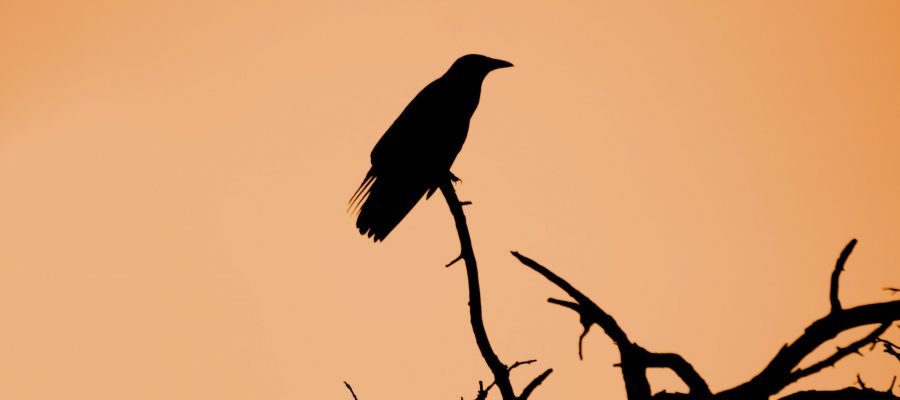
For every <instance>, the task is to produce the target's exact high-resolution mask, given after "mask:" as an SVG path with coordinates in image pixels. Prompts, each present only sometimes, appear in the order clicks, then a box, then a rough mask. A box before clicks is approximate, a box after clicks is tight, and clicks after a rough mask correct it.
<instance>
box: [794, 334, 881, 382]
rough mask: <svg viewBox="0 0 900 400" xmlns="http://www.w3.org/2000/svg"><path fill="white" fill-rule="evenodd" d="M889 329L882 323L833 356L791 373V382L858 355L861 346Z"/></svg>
mask: <svg viewBox="0 0 900 400" xmlns="http://www.w3.org/2000/svg"><path fill="white" fill-rule="evenodd" d="M890 327H891V323H890V322H887V323H883V324H881V325H880V326H879V327H878V328H875V330H874V331H872V333H870V334H868V335H866V337H864V338H862V339H860V340H857V341H856V342H853V343H852V344H850V345H849V346H847V347H844V348H838V349H837V351H835V352H834V354H832V355H831V356H830V357H828V358H826V359H824V360H822V361H819V362H817V363H815V364H813V365H811V366H809V367H807V368H804V369H798V370H796V371H794V372H793V373H791V376H790V379H791V381H792V382H796V381H798V380H800V379H802V378H805V377H807V376H810V375H812V374H815V373H817V372H819V371H821V370H823V369H825V368H827V367H831V366H834V364H835V363H837V362H838V361H840V360H841V359H842V358H844V357H846V356H849V355H850V354H853V353H858V352H859V349H861V348H863V346H865V345H867V344H869V343H874V342H875V341H876V340H878V337H879V336H881V335H882V334H883V333H884V332H886V331H887V330H888V328H890Z"/></svg>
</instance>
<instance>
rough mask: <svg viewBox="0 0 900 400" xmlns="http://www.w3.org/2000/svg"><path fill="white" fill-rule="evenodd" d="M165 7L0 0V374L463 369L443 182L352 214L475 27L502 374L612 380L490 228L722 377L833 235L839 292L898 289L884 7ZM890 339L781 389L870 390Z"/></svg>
mask: <svg viewBox="0 0 900 400" xmlns="http://www.w3.org/2000/svg"><path fill="white" fill-rule="evenodd" d="M184 3H185V2H180V1H153V2H150V1H132V2H101V1H92V2H86V1H83V2H42V1H21V0H18V1H17V0H10V1H5V2H3V3H2V4H0V59H2V60H3V61H2V62H0V188H2V195H0V316H2V319H3V326H4V328H3V329H2V330H0V398H4V399H23V400H24V399H59V398H66V399H93V400H100V399H123V398H127V399H136V400H138V399H206V398H217V399H223V400H227V399H349V398H350V396H349V393H348V392H347V391H346V389H345V388H344V387H343V384H342V381H344V380H347V381H350V382H351V383H352V384H353V385H354V388H355V389H356V391H357V394H358V395H359V396H360V398H361V399H363V400H375V399H386V398H422V397H429V398H447V399H455V398H459V396H465V397H466V398H472V397H473V396H474V394H475V390H476V388H477V383H478V380H479V379H485V380H488V379H490V375H489V371H488V370H487V368H486V367H485V366H484V363H483V361H482V360H481V358H480V356H479V354H478V350H477V348H476V346H475V342H474V340H473V338H472V334H471V329H470V326H469V322H468V314H467V308H466V289H465V274H464V272H463V268H462V266H461V264H460V265H458V266H456V267H454V268H451V269H445V268H443V265H444V264H445V263H446V262H448V261H450V260H451V259H452V258H454V257H455V256H456V254H457V251H458V248H457V246H458V243H457V239H456V237H455V231H454V230H453V225H452V219H451V217H450V215H449V212H448V211H447V209H446V205H445V204H444V202H443V200H442V199H438V201H434V200H432V201H428V202H424V203H420V204H419V206H418V207H417V208H416V209H415V210H414V211H413V212H412V213H411V214H410V215H409V216H408V217H407V219H406V220H405V221H403V223H402V224H401V225H400V226H399V227H398V228H397V229H396V230H395V231H394V232H393V233H392V234H391V236H390V237H389V238H388V239H387V240H386V241H385V242H384V243H381V244H378V245H375V244H373V243H371V242H370V241H367V240H364V239H363V238H362V237H360V236H359V235H358V234H357V232H356V231H355V229H354V218H353V217H352V216H350V215H347V214H346V213H345V210H346V204H347V200H348V199H349V197H350V195H351V194H352V193H353V190H354V189H356V187H357V185H358V184H359V182H360V180H361V179H362V177H363V175H364V174H365V172H366V170H367V168H368V166H369V158H368V156H369V151H370V150H371V147H372V146H373V145H374V144H375V142H376V141H377V140H378V138H379V137H380V136H381V134H382V133H383V132H384V130H385V129H386V128H387V127H388V126H389V124H390V123H391V122H392V121H393V119H394V118H395V117H396V116H397V115H398V114H399V112H400V111H401V110H402V109H403V107H404V106H405V105H406V104H407V103H408V102H409V100H411V99H412V97H413V96H414V95H415V94H416V93H417V92H418V91H419V90H420V89H421V88H422V87H424V85H425V84H427V83H428V82H430V81H431V80H432V79H434V78H436V77H437V76H439V75H440V74H442V73H443V72H444V71H445V70H446V68H447V67H448V66H449V65H450V63H451V62H452V61H453V60H454V59H455V58H456V57H458V56H460V55H462V54H466V53H472V52H478V53H482V54H486V55H489V56H492V57H497V58H502V59H505V60H509V61H511V62H513V63H514V64H515V65H516V67H515V68H512V69H508V70H502V71H498V72H496V73H493V74H491V76H489V77H488V79H487V81H486V83H485V86H484V90H483V95H482V101H481V105H480V108H479V110H478V111H477V112H476V114H475V117H474V118H473V121H472V125H471V130H470V133H469V140H468V142H467V143H466V146H465V147H464V148H463V151H462V153H461V155H460V157H459V158H458V159H457V162H456V165H455V166H454V172H455V173H456V174H457V175H459V176H460V177H461V178H462V179H463V184H462V185H459V186H457V190H458V191H459V194H460V196H461V197H462V198H463V200H471V201H473V202H474V205H473V206H470V207H467V208H466V212H467V213H468V218H469V223H470V229H471V231H472V235H473V238H474V241H475V250H476V253H477V255H478V257H479V265H480V266H481V274H482V286H483V290H484V302H485V314H486V324H487V329H488V333H489V334H490V336H491V339H492V342H493V344H494V347H495V349H496V350H497V352H498V353H499V355H500V356H501V358H502V359H503V360H504V361H506V362H507V363H511V362H513V361H515V360H525V359H531V358H537V359H538V360H539V362H538V363H537V364H536V365H535V366H530V367H522V368H521V369H518V370H516V372H515V373H514V374H513V376H514V382H515V383H517V387H518V388H521V387H522V385H523V382H525V381H527V380H528V379H530V378H531V377H533V376H534V375H536V374H538V373H539V372H540V371H543V369H545V368H548V367H552V368H554V370H555V372H554V373H553V375H551V376H550V378H549V379H548V380H547V382H546V383H545V384H544V385H543V386H541V388H540V389H539V390H538V392H537V393H536V396H537V398H542V399H557V398H567V399H573V400H578V399H588V398H598V397H600V398H607V399H624V387H623V385H622V383H621V379H620V375H619V371H618V370H617V369H615V368H613V367H612V364H614V363H615V362H616V361H617V360H618V356H617V354H616V353H615V349H614V347H613V346H612V345H611V344H610V342H609V340H608V339H607V338H606V337H605V336H603V335H602V334H600V333H599V332H593V333H592V334H591V335H590V336H589V337H588V338H587V339H586V341H585V360H584V361H578V359H577V352H576V351H577V347H576V340H577V336H578V334H579V332H580V327H579V324H578V322H577V319H576V318H575V316H574V315H572V314H571V313H570V312H568V311H566V310H563V309H561V308H559V307H556V306H552V305H548V304H547V303H546V302H545V300H546V298H547V297H548V296H560V293H561V292H560V291H559V290H557V289H555V288H554V287H552V286H551V285H550V284H549V283H547V282H545V281H542V280H541V279H540V278H539V276H538V275H537V274H535V273H533V272H531V271H528V270H526V269H525V268H523V267H521V266H520V265H518V264H517V262H516V261H515V260H514V259H513V258H512V257H511V256H509V253H508V251H509V250H513V249H515V250H519V251H521V252H522V253H523V254H525V255H527V256H530V257H532V258H535V259H536V260H538V261H541V262H543V263H545V264H546V265H548V266H549V267H550V268H552V269H553V270H555V271H556V272H557V273H559V274H560V275H562V276H563V277H565V278H568V279H569V280H570V282H572V283H574V284H575V285H576V287H578V288H580V289H581V290H582V291H584V292H585V293H587V294H588V295H590V296H592V298H593V299H594V300H595V301H596V302H597V303H598V304H600V305H601V306H603V307H606V309H607V311H609V312H610V313H612V314H613V315H614V316H615V317H616V318H618V320H619V322H620V323H621V324H622V325H623V327H624V328H625V329H626V331H627V332H628V333H629V334H630V336H631V337H632V338H633V339H634V340H636V341H638V342H639V343H641V344H642V345H644V346H646V347H648V348H649V349H651V350H656V351H674V352H679V353H681V354H682V355H683V356H685V357H686V358H687V359H688V360H689V361H691V362H693V363H694V366H695V367H696V368H697V369H698V371H699V372H700V373H701V374H703V375H704V377H706V379H707V380H708V382H709V383H710V384H711V386H712V387H713V389H714V390H717V389H723V388H727V387H731V386H733V385H735V384H738V383H740V382H743V381H744V380H745V379H747V378H749V377H750V376H751V375H752V374H754V373H756V372H757V371H759V370H760V369H761V368H762V367H763V365H764V364H765V363H766V362H767V361H768V360H769V359H770V358H771V357H772V356H773V355H774V353H775V351H776V350H777V349H778V348H779V347H780V346H781V345H782V344H783V343H784V342H785V341H788V340H793V339H794V338H796V337H797V336H798V335H799V334H800V333H801V332H802V330H803V328H804V327H805V326H806V325H807V324H808V323H809V322H811V321H812V320H814V319H816V318H818V317H820V316H822V315H824V314H825V313H826V312H827V310H828V308H827V307H828V300H827V291H828V279H829V276H830V273H831V268H832V267H833V263H834V259H835V258H836V257H837V255H838V253H839V252H840V250H841V248H842V247H843V246H844V244H845V243H846V242H847V241H848V240H849V239H850V238H852V237H856V238H858V239H859V240H860V243H859V245H858V246H857V249H856V251H855V252H854V254H853V255H852V256H851V258H850V261H849V263H848V269H847V272H846V273H845V275H844V279H843V281H842V282H843V286H842V298H843V301H844V304H845V305H848V306H849V305H856V304H860V303H863V302H873V301H883V300H888V299H891V297H890V295H889V294H888V293H886V292H884V291H882V290H881V289H882V287H885V286H900V269H898V268H897V265H898V264H900V230H898V227H900V207H897V205H898V204H900V186H898V182H900V112H898V111H900V75H898V74H897V71H900V28H898V25H897V24H896V22H897V21H898V20H900V3H897V2H892V1H872V2H864V3H861V2H833V1H802V2H801V1H796V2H781V1H767V2H758V1H753V2H749V1H748V2H728V3H727V4H726V3H724V2H718V1H694V2H644V1H641V2H596V1H590V2H588V1H585V2H580V3H581V4H575V2H568V3H566V4H562V5H561V4H559V3H558V2H543V3H541V2H522V1H506V2H490V3H489V4H486V3H484V2H460V1H453V2H451V1H440V2H418V1H408V2H355V3H352V2H318V3H314V2H281V1H257V2H243V3H242V4H239V2H226V3H228V5H223V4H221V2H213V1H205V2H191V4H190V5H186V4H184ZM893 338H895V339H900V337H898V332H897V331H896V330H894V331H893ZM847 339H848V338H844V340H845V341H846V340H847ZM828 347H829V348H833V346H832V345H831V344H829V345H828ZM889 361H890V360H888V359H887V358H886V357H885V356H883V355H881V354H871V355H870V356H867V359H865V360H863V359H860V358H859V357H851V358H849V359H847V360H846V361H843V362H841V363H840V364H838V367H837V368H835V369H833V370H828V371H825V372H823V373H822V374H820V376H819V377H818V379H817V380H814V379H810V380H808V381H804V382H802V383H801V384H799V385H796V386H793V387H791V388H789V389H788V390H790V391H793V390H797V389H799V388H808V387H811V386H814V387H819V388H839V387H844V386H849V385H852V384H853V383H854V381H855V375H856V373H857V372H859V373H861V374H862V377H863V379H864V380H865V381H866V382H867V383H869V384H870V385H871V386H874V387H876V388H879V389H881V388H883V387H886V386H887V385H888V383H889V382H890V378H891V377H892V376H894V375H898V372H900V371H898V367H897V365H896V363H891V362H889ZM658 378H659V380H658V382H660V384H659V385H656V386H655V388H656V389H661V388H663V387H669V388H670V390H671V389H678V388H679V387H680V386H678V385H674V384H672V382H673V380H672V379H671V376H669V374H663V373H661V374H659V375H658ZM665 385H669V386H665Z"/></svg>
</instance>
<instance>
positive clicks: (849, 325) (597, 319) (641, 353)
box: [512, 239, 900, 400]
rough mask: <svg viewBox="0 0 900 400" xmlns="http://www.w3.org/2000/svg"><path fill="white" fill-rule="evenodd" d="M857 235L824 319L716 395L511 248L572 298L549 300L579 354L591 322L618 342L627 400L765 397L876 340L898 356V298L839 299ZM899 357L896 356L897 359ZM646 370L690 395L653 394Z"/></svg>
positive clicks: (800, 397)
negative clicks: (668, 376)
mask: <svg viewBox="0 0 900 400" xmlns="http://www.w3.org/2000/svg"><path fill="white" fill-rule="evenodd" d="M855 245H856V239H853V240H851V241H850V243H848V244H847V246H846V247H844V250H843V251H842V252H841V255H840V256H839V257H838V260H837V263H836V265H835V269H834V272H833V273H832V276H831V288H830V291H829V300H830V302H831V312H830V313H829V314H828V315H826V316H825V317H823V318H821V319H819V320H817V321H815V322H813V323H812V324H810V325H809V327H807V328H806V330H805V331H804V333H803V334H802V335H801V336H800V337H799V338H797V340H795V341H794V342H793V343H790V344H787V345H785V346H784V347H783V348H782V349H781V350H780V351H779V352H778V353H777V354H776V355H775V357H774V358H773V359H772V361H770V362H769V364H768V365H767V366H766V367H765V368H763V370H762V371H761V372H760V373H759V374H757V375H756V376H755V377H753V378H751V379H750V380H749V381H747V382H746V383H744V384H741V385H738V386H736V387H734V388H732V389H728V390H724V391H722V392H718V393H715V394H713V393H711V392H710V389H709V386H708V385H707V383H706V381H705V380H704V379H703V378H702V376H701V375H700V374H699V373H697V371H696V370H695V369H694V367H693V366H692V365H691V364H690V363H688V362H687V360H685V359H684V358H683V357H681V356H680V355H678V354H674V353H653V352H650V351H648V350H646V349H644V348H643V347H641V346H640V345H638V344H636V343H632V342H631V341H629V340H628V336H627V335H626V334H625V331H624V330H623V329H622V328H621V327H620V326H619V324H618V323H617V322H616V321H615V319H613V317H612V316H611V315H609V314H608V313H606V312H605V311H603V310H602V309H601V308H600V307H599V306H597V305H596V304H595V303H594V302H593V301H591V300H590V299H589V298H588V297H587V296H585V295H584V294H583V293H581V292H580V291H578V290H577V289H575V288H574V287H573V286H572V285H571V284H569V283H568V282H567V281H566V280H564V279H562V278H560V277H559V276H558V275H556V274H554V273H553V272H551V271H550V270H549V269H547V268H546V267H544V266H543V265H541V264H539V263H538V262H536V261H534V260H532V259H530V258H528V257H525V256H523V255H521V254H519V253H517V252H512V254H513V256H515V257H516V258H517V259H518V260H519V261H520V262H521V263H522V264H524V265H525V266H527V267H529V268H531V269H532V270H534V271H536V272H537V273H539V274H541V275H542V276H543V277H545V278H546V279H547V280H549V281H550V282H552V283H553V284H555V285H556V286H558V287H559V288H560V289H562V290H563V291H565V292H566V293H567V294H568V295H569V296H570V297H571V298H572V299H573V300H574V301H568V300H559V299H549V301H550V302H551V303H553V304H557V305H560V306H563V307H566V308H569V309H571V310H573V311H575V312H577V313H578V315H579V317H580V322H581V324H582V326H583V328H584V332H583V333H582V335H581V337H580V338H579V357H580V356H581V340H582V339H583V338H584V336H585V335H586V334H587V332H588V330H589V329H590V327H591V326H592V325H594V324H596V325H599V326H600V328H602V329H603V331H604V332H605V333H606V335H607V336H609V338H610V339H612V340H613V342H614V343H615V344H616V346H617V347H618V349H619V354H620V356H621V363H620V366H621V368H622V378H623V380H624V381H625V388H626V392H627V395H628V399H629V400H647V399H651V398H652V399H654V400H669V399H671V400H675V399H678V400H681V399H690V400H698V399H699V400H704V399H722V400H731V399H734V400H750V399H753V400H764V399H768V398H769V397H770V396H772V395H774V394H776V393H778V392H780V391H781V390H782V389H784V388H785V387H786V386H787V385H790V384H791V383H793V382H796V381H798V380H800V379H802V378H804V377H807V376H810V375H813V374H815V373H817V372H819V371H821V370H823V369H824V368H827V367H831V366H833V365H835V363H837V362H838V361H840V360H841V359H843V358H845V357H846V356H848V355H851V354H854V353H858V352H859V350H860V349H862V348H863V347H864V346H866V345H867V344H871V343H875V342H876V341H879V342H883V343H884V346H885V349H886V350H885V351H887V352H888V353H889V354H895V355H896V354H900V353H898V351H897V350H898V348H897V347H896V346H893V345H892V344H891V343H890V342H887V341H885V340H884V339H880V336H881V335H882V334H884V333H885V332H886V331H887V330H888V329H889V328H890V327H891V326H892V324H893V322H895V321H898V320H900V301H891V302H883V303H875V304H866V305H861V306H857V307H852V308H849V309H844V308H843V307H842V306H841V303H840V299H839V298H838V288H839V281H840V275H841V272H842V271H843V270H844V265H845V264H846V262H847V258H848V257H849V256H850V253H851V252H852V250H853V248H854V246H855ZM866 325H877V327H876V328H875V329H874V330H872V331H871V332H870V333H869V334H868V335H866V336H865V337H863V338H861V339H859V340H857V341H855V342H853V343H851V344H850V345H848V346H847V347H844V348H838V349H837V350H836V351H835V352H834V353H833V354H831V355H830V356H828V357H826V358H824V359H822V360H821V361H818V362H816V363H813V364H812V365H810V366H809V367H806V368H798V366H799V365H800V362H801V361H803V360H804V359H805V358H806V357H807V356H808V355H809V354H811V353H812V352H813V351H814V350H815V349H817V348H818V347H819V346H821V345H822V344H824V343H825V342H827V341H829V340H831V339H834V338H835V337H836V336H837V335H838V334H840V333H841V332H845V331H847V330H850V329H853V328H857V327H861V326H866ZM898 359H900V357H898ZM648 368H668V369H670V370H672V371H674V372H675V373H676V374H677V375H678V377H679V378H680V379H681V380H682V381H683V382H684V383H685V384H686V385H687V386H688V389H689V393H686V394H685V393H665V392H662V393H657V394H651V392H650V385H649V381H648V378H647V369H648ZM785 399H790V400H820V399H821V400H831V399H835V400H838V399H839V400H850V399H890V400H898V399H900V398H898V397H896V396H894V395H893V393H891V392H890V391H888V392H878V391H873V390H870V389H868V388H864V387H863V388H861V389H856V388H847V389H844V390H839V391H807V392H800V393H796V394H793V395H790V396H787V397H785Z"/></svg>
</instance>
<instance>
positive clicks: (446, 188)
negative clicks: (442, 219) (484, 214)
mask: <svg viewBox="0 0 900 400" xmlns="http://www.w3.org/2000/svg"><path fill="white" fill-rule="evenodd" d="M440 188H441V193H443V194H444V198H445V199H446V200H447V206H448V207H450V213H451V214H453V221H454V222H455V224H456V231H457V233H458V234H459V245H460V248H461V249H460V257H461V258H462V259H463V260H464V261H465V262H466V276H467V278H468V282H469V316H470V320H471V323H472V331H473V332H474V333H475V342H476V343H477V344H478V349H479V350H480V351H481V356H482V357H483V358H484V361H485V362H486V363H487V365H488V368H490V369H491V372H492V373H493V374H494V382H496V383H497V387H498V388H499V389H500V394H501V395H502V396H503V399H504V400H515V398H516V395H515V393H514V392H513V389H512V384H511V383H510V382H509V370H508V369H507V367H506V365H504V364H503V362H501V361H500V358H499V357H497V354H496V353H494V350H493V348H491V342H490V340H488V336H487V331H486V330H485V328H484V319H483V317H482V313H481V288H480V285H479V283H478V266H477V263H476V261H475V251H474V250H473V249H472V238H471V237H470V236H469V227H468V225H467V224H466V215H465V213H464V212H463V209H462V204H461V203H460V201H459V197H457V195H456V190H454V189H453V183H452V182H451V180H449V179H448V180H446V181H444V182H443V183H441V185H440ZM451 264H452V263H451Z"/></svg>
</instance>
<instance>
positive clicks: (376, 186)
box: [355, 174, 429, 242]
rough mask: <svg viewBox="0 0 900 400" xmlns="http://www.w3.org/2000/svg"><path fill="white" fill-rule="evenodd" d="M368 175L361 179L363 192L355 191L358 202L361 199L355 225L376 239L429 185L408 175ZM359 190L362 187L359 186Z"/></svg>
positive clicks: (413, 204)
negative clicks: (370, 176) (370, 180)
mask: <svg viewBox="0 0 900 400" xmlns="http://www.w3.org/2000/svg"><path fill="white" fill-rule="evenodd" d="M371 179H372V180H373V182H369V184H368V185H366V182H368V181H369V176H368V175H367V176H366V180H365V181H363V186H368V188H367V189H368V190H365V194H358V195H357V196H355V197H359V199H358V202H360V203H362V207H360V210H359V217H358V218H357V219H356V227H357V228H359V233H361V234H363V235H366V236H368V237H371V238H372V239H374V240H375V241H376V242H377V241H380V240H384V238H385V237H387V235H388V234H389V233H391V231H392V230H393V229H394V228H395V227H396V226H397V224H399V223H400V221H401V220H403V218H404V217H406V214H409V212H410V210H412V209H413V207H415V205H416V203H418V202H419V199H421V198H422V196H423V195H424V194H425V192H426V191H428V188H429V185H428V184H425V183H422V181H421V180H418V179H410V177H409V176H397V175H393V174H385V175H381V176H378V177H377V178H376V177H374V176H372V178H371ZM363 186H361V187H360V188H361V189H360V190H359V191H360V192H362V191H363V189H362V187H363Z"/></svg>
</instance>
